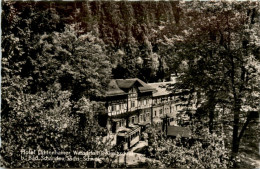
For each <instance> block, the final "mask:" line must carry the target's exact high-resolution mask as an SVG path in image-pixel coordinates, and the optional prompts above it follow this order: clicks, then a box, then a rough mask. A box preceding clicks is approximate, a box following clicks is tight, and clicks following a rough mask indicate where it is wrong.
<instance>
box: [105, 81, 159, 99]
mask: <svg viewBox="0 0 260 169" xmlns="http://www.w3.org/2000/svg"><path fill="white" fill-rule="evenodd" d="M134 84H137V87H138V89H139V91H140V92H152V91H155V89H154V88H152V87H151V86H150V85H148V84H146V83H145V82H143V81H142V80H140V79H137V78H133V79H113V80H111V81H110V83H109V85H108V91H107V96H116V95H123V94H127V93H126V92H125V91H124V90H127V89H130V88H132V86H133V85H134Z"/></svg>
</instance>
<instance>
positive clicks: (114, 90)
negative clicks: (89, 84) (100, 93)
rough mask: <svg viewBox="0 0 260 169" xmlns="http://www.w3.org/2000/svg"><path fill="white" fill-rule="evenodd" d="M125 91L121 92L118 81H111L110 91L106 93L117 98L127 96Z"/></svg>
mask: <svg viewBox="0 0 260 169" xmlns="http://www.w3.org/2000/svg"><path fill="white" fill-rule="evenodd" d="M125 94H127V93H125V92H124V91H123V90H121V89H120V88H119V87H118V85H117V82H116V80H114V79H113V80H111V81H110V83H109V84H108V91H107V92H106V95H107V96H116V95H125Z"/></svg>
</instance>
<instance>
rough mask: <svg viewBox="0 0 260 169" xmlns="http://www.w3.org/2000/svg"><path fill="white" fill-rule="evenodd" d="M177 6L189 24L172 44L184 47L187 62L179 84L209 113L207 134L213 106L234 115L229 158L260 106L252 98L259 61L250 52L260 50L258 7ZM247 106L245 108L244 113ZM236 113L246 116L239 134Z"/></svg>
mask: <svg viewBox="0 0 260 169" xmlns="http://www.w3.org/2000/svg"><path fill="white" fill-rule="evenodd" d="M181 5H183V6H181V9H182V11H183V16H185V17H186V20H185V22H186V23H187V25H188V27H187V28H186V30H184V31H183V32H184V34H183V35H182V36H181V41H179V42H178V41H177V42H176V45H178V46H181V45H183V47H181V48H178V49H177V50H178V51H177V52H178V55H179V56H181V57H182V58H183V60H186V61H187V64H188V69H187V70H185V73H184V74H183V76H182V77H181V84H183V85H184V86H187V87H189V88H192V89H194V91H196V92H197V93H198V96H199V95H200V96H202V99H201V104H203V105H201V107H202V106H203V109H204V111H206V112H209V119H210V122H209V126H210V131H211V132H212V129H213V120H214V118H215V115H214V112H215V111H216V109H217V107H216V106H217V104H225V105H226V108H227V109H229V110H230V112H231V113H232V114H233V120H232V122H233V138H232V146H233V148H232V152H233V157H234V156H236V155H237V153H238V150H239V143H240V139H241V137H242V136H243V133H244V130H245V128H246V127H247V125H248V124H249V122H250V120H251V119H252V118H251V117H252V116H253V115H252V114H251V113H252V110H253V111H255V112H257V111H258V109H257V105H259V102H258V101H257V100H256V98H259V84H258V83H257V82H256V81H258V80H259V66H258V65H259V59H258V55H257V54H256V52H255V51H258V50H259V47H258V45H257V44H258V41H259V34H258V33H259V32H258V31H256V29H257V28H258V27H259V22H258V20H257V18H256V15H257V11H258V10H259V4H258V3H242V2H217V3H203V2H192V3H184V4H181ZM252 93H254V94H253V95H252ZM249 95H250V97H249ZM251 97H252V98H254V100H251ZM203 102H204V103H203ZM249 102H250V106H249V107H250V108H249V107H247V109H243V107H244V106H246V105H247V103H249ZM227 109H226V110H227ZM250 110H251V111H250ZM241 114H248V115H247V119H246V121H245V122H243V123H244V124H243V125H242V127H241V130H240V132H239V124H240V123H241V120H240V115H241Z"/></svg>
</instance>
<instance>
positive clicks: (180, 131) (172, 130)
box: [167, 126, 191, 137]
mask: <svg viewBox="0 0 260 169" xmlns="http://www.w3.org/2000/svg"><path fill="white" fill-rule="evenodd" d="M177 135H180V136H181V137H190V136H191V131H190V129H189V128H186V127H179V126H167V136H177Z"/></svg>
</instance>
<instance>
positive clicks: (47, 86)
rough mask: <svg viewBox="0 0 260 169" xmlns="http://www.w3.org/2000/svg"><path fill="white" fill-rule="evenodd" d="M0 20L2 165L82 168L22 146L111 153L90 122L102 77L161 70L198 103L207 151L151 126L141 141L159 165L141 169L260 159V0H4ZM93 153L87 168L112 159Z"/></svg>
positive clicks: (197, 121) (152, 77) (199, 130)
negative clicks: (97, 159)
mask: <svg viewBox="0 0 260 169" xmlns="http://www.w3.org/2000/svg"><path fill="white" fill-rule="evenodd" d="M1 19H2V22H1V28H2V35H1V36H2V39H1V40H2V41H1V46H2V51H1V52H2V58H1V63H2V64H1V68H2V69H1V80H2V81H1V100H2V101H1V166H4V167H7V168H13V167H15V168H18V167H19V168H20V167H22V168H24V167H35V168H36V167H37V168H38V167H41V168H44V167H52V168H54V167H70V168H77V167H88V166H92V164H90V163H88V162H87V163H86V162H84V161H68V162H64V161H62V162H61V161H58V162H57V161H33V160H27V161H24V160H22V159H21V150H24V149H26V150H29V149H32V150H33V149H38V150H39V149H41V150H48V151H73V150H78V151H91V150H97V151H110V150H112V148H111V147H110V145H109V141H108V142H106V143H104V142H102V137H103V136H104V135H105V133H106V131H105V129H104V128H103V127H101V126H100V125H99V124H98V120H97V119H98V118H97V117H98V116H99V115H100V114H102V113H103V112H104V104H102V102H99V101H100V100H102V99H103V98H104V93H105V91H106V89H107V85H108V82H109V81H110V80H111V79H124V78H139V79H141V80H143V81H144V82H162V81H167V80H169V79H170V76H171V74H175V75H176V76H178V79H177V85H176V87H177V88H185V89H189V90H188V91H189V93H190V95H191V96H194V97H196V98H192V97H191V98H190V99H196V100H198V104H197V111H196V113H195V114H194V121H193V126H192V129H193V131H194V135H200V136H201V137H203V139H204V140H207V144H208V147H209V148H208V149H207V148H206V149H205V148H203V145H202V144H200V143H196V144H195V145H194V146H192V147H191V148H190V149H188V148H187V149H185V148H183V147H182V146H177V145H178V144H181V143H178V140H177V141H174V143H172V144H168V140H165V139H164V138H161V137H160V136H159V134H158V135H156V134H155V135H153V137H154V140H155V143H157V145H154V146H152V147H150V150H151V152H152V150H154V149H156V151H158V152H157V154H154V155H152V156H153V157H154V156H156V158H158V159H159V161H160V162H159V163H156V164H155V162H154V163H152V162H148V164H147V165H148V166H150V167H152V166H156V165H158V166H159V167H160V166H164V167H178V168H183V167H184V168H186V167H187V165H189V167H192V168H230V167H248V166H247V165H246V164H244V162H243V160H244V161H248V159H246V157H250V158H254V159H257V160H260V155H259V142H260V140H259V138H260V137H259V134H260V133H259V132H260V130H259V108H260V6H259V2H249V1H248V2H235V1H231V2H229V1H217V2H199V1H192V2H182V1H139V2H138V1H133V2H130V1H78V2H77V1H75V2H62V1H60V2H58V1H55V2H47V1H46V2H41V1H38V2H33V1H30V2H18V1H17V2H11V1H4V2H2V18H1ZM194 93H196V95H194ZM201 119H206V121H202V120H201ZM158 147H164V148H162V149H165V148H167V150H162V151H159V150H157V148H158ZM170 150H174V153H172V151H170ZM199 150H200V151H199ZM103 159H104V160H103V162H102V163H101V164H100V166H98V167H115V166H114V165H115V164H113V163H112V162H111V157H109V156H106V155H104V158H103ZM183 159H186V161H183ZM209 162H212V163H211V164H209ZM95 165H96V164H95ZM251 167H252V166H251Z"/></svg>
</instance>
